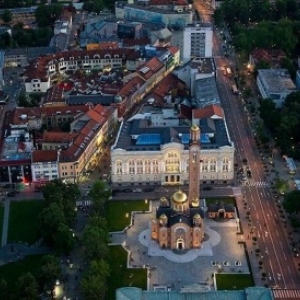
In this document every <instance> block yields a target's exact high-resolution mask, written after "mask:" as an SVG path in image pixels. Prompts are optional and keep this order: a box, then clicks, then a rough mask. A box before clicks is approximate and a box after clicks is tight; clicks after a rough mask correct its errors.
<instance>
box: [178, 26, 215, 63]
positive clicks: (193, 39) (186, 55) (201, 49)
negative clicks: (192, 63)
mask: <svg viewBox="0 0 300 300" xmlns="http://www.w3.org/2000/svg"><path fill="white" fill-rule="evenodd" d="M212 47H213V28H212V26H211V24H204V23H192V24H188V25H187V26H186V27H185V28H184V30H183V51H182V60H183V62H186V61H188V60H190V59H191V58H194V57H212Z"/></svg>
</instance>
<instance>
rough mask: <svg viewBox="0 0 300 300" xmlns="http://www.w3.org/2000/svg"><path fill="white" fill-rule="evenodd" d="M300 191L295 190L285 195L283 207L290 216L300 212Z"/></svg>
mask: <svg viewBox="0 0 300 300" xmlns="http://www.w3.org/2000/svg"><path fill="white" fill-rule="evenodd" d="M299 199H300V191H298V190H295V191H292V192H290V193H288V194H286V195H284V201H283V207H284V209H285V210H286V211H287V212H288V213H289V214H298V213H299V212H300V201H299Z"/></svg>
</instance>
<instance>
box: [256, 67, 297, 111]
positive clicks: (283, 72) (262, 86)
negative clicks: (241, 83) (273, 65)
mask: <svg viewBox="0 0 300 300" xmlns="http://www.w3.org/2000/svg"><path fill="white" fill-rule="evenodd" d="M256 84H257V87H258V89H259V91H260V94H261V96H262V98H263V99H267V98H269V99H272V100H273V102H274V103H275V105H276V107H281V106H282V104H283V102H284V100H285V98H286V96H287V95H289V94H290V93H292V92H295V91H296V90H297V89H296V86H295V84H294V82H293V81H292V79H291V76H290V74H289V72H288V70H287V69H259V70H258V76H257V78H256Z"/></svg>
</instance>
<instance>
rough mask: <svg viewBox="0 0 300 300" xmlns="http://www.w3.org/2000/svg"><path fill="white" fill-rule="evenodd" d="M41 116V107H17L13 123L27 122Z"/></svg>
mask: <svg viewBox="0 0 300 300" xmlns="http://www.w3.org/2000/svg"><path fill="white" fill-rule="evenodd" d="M40 118H41V107H17V108H16V109H15V111H14V113H13V121H12V124H13V125H22V124H24V125H25V124H27V123H28V120H29V119H30V120H34V119H36V120H38V119H40Z"/></svg>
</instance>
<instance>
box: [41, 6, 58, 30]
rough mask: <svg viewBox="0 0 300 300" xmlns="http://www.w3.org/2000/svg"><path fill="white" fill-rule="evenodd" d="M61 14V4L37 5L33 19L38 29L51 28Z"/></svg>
mask: <svg viewBox="0 0 300 300" xmlns="http://www.w3.org/2000/svg"><path fill="white" fill-rule="evenodd" d="M61 13H62V5H61V4H51V5H44V4H42V5H39V6H38V8H37V10H36V11H35V19H36V21H37V23H38V25H39V27H47V26H52V25H53V24H54V22H55V20H56V19H57V18H58V17H59V16H60V15H61Z"/></svg>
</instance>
